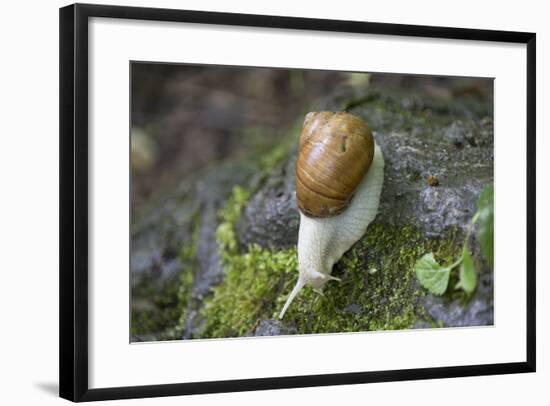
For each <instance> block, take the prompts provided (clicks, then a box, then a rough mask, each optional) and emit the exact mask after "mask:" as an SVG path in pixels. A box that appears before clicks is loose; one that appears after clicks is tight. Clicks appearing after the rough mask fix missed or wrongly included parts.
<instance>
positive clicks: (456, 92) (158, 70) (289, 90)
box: [131, 62, 492, 211]
mask: <svg viewBox="0 0 550 406" xmlns="http://www.w3.org/2000/svg"><path fill="white" fill-rule="evenodd" d="M131 83H132V94H131V103H132V106H131V108H132V117H131V125H132V131H131V138H132V140H131V141H132V142H131V151H132V152H131V157H132V159H131V164H132V208H133V210H138V211H139V209H140V207H141V206H142V205H143V204H144V203H145V202H146V201H147V200H148V199H149V198H150V197H151V196H152V195H153V194H154V193H155V191H158V190H167V189H170V188H171V187H173V186H174V185H176V184H177V183H178V182H179V181H181V180H182V179H183V178H185V177H186V176H188V175H190V174H192V173H194V172H196V171H197V170H200V169H202V168H204V167H206V166H208V165H210V164H214V163H215V162H217V161H220V160H223V159H226V158H230V157H238V156H239V155H240V154H245V153H247V152H249V151H250V150H251V149H253V148H256V147H257V146H258V144H264V145H274V144H276V143H277V141H278V140H280V139H281V137H283V136H284V135H285V134H287V133H288V130H289V129H290V128H292V127H294V126H297V125H299V124H300V123H301V121H302V119H303V117H304V115H305V114H306V113H307V112H309V111H314V110H316V109H318V108H319V106H322V108H326V106H331V105H332V106H333V109H334V110H341V109H345V108H346V106H344V105H338V104H337V102H338V100H339V96H340V98H341V99H346V100H350V99H352V100H354V99H355V100H356V101H357V103H361V102H363V101H364V98H368V97H373V96H376V95H377V94H379V93H388V92H391V91H392V89H399V92H400V94H403V93H405V94H407V90H410V97H409V96H406V97H402V103H403V107H404V108H407V109H410V108H411V105H413V107H414V106H416V107H418V108H421V109H425V108H442V107H445V106H451V105H452V103H450V102H451V101H452V100H453V98H454V97H461V98H462V99H463V98H464V96H466V97H471V98H472V99H478V98H480V99H481V98H484V97H487V95H488V94H489V93H492V81H488V80H486V79H476V78H456V77H438V76H414V75H399V74H378V73H375V74H369V73H348V72H336V71H315V70H307V71H306V70H293V69H271V68H240V67H227V66H194V65H174V64H157V63H155V64H153V63H141V62H134V63H132V78H131ZM426 96H428V97H426ZM434 101H435V102H437V104H435V105H426V104H427V103H430V102H431V103H432V104H433V103H434ZM459 106H460V105H459ZM347 107H350V106H347ZM374 130H375V129H374Z"/></svg>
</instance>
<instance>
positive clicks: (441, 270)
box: [414, 252, 451, 295]
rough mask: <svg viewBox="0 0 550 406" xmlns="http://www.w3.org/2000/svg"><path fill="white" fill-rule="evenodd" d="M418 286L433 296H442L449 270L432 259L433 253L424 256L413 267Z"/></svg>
mask: <svg viewBox="0 0 550 406" xmlns="http://www.w3.org/2000/svg"><path fill="white" fill-rule="evenodd" d="M414 270H415V272H416V277H417V278H418V280H419V281H420V284H421V285H422V286H424V287H425V288H426V289H428V291H429V292H430V293H433V294H434V295H442V294H443V293H445V291H446V290H447V285H448V284H449V274H450V272H451V268H449V267H443V266H441V265H439V264H438V263H437V261H436V260H435V259H434V255H433V253H431V252H430V253H429V254H425V255H424V256H423V257H422V258H420V259H419V260H418V261H416V264H415V265H414Z"/></svg>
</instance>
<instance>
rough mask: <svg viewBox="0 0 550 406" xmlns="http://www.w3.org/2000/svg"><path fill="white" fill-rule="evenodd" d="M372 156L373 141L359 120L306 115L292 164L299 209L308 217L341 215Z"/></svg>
mask: <svg viewBox="0 0 550 406" xmlns="http://www.w3.org/2000/svg"><path fill="white" fill-rule="evenodd" d="M373 156H374V138H373V136H372V133H371V131H370V129H369V128H368V126H367V124H366V123H365V122H364V121H363V120H361V119H360V118H359V117H357V116H354V115H353V114H349V113H343V112H342V113H334V112H330V111H322V112H315V113H309V114H307V115H306V118H305V120H304V127H303V129H302V133H301V135H300V148H299V152H298V161H297V163H296V199H297V203H298V207H299V209H300V210H301V211H302V212H303V213H304V214H305V215H307V216H310V217H332V216H336V215H338V214H340V213H341V212H343V211H344V210H345V209H346V208H347V207H348V206H349V204H350V201H351V199H352V197H353V193H354V191H355V189H356V188H357V186H358V185H359V183H360V182H361V180H362V179H363V177H364V176H365V174H366V173H367V171H368V170H369V167H370V165H371V163H372V158H373Z"/></svg>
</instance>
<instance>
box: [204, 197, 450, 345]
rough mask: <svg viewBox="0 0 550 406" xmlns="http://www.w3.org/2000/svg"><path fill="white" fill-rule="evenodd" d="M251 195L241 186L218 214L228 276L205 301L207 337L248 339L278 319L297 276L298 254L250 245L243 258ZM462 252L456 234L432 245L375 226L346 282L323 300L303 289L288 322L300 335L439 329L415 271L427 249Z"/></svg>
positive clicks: (444, 256)
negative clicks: (243, 215) (244, 215)
mask: <svg viewBox="0 0 550 406" xmlns="http://www.w3.org/2000/svg"><path fill="white" fill-rule="evenodd" d="M248 196H249V194H248V193H247V192H246V191H245V190H244V189H242V188H235V190H234V191H233V195H232V197H231V198H230V199H229V200H228V203H227V205H226V207H225V208H224V209H223V210H222V211H221V212H220V220H221V222H220V225H219V227H218V231H217V238H218V241H219V243H220V248H221V254H222V261H223V265H224V268H225V272H226V277H225V280H224V282H223V283H221V284H220V285H218V286H217V287H216V288H214V290H213V295H212V296H211V297H210V298H209V299H207V300H206V303H205V306H204V309H203V316H204V317H205V320H206V325H205V329H204V331H203V335H202V336H203V337H204V338H207V337H236V336H242V335H244V334H247V333H249V332H251V331H252V330H253V329H254V326H255V325H256V324H257V322H258V321H260V320H262V319H271V318H275V317H277V315H278V312H279V311H280V309H281V308H282V306H283V304H284V302H285V301H286V298H287V295H288V294H289V293H290V291H291V290H292V288H293V286H294V284H295V283H296V279H297V277H298V271H297V268H298V264H297V256H296V249H295V248H291V249H287V250H269V249H265V248H261V247H259V246H256V245H251V246H249V247H248V250H247V251H246V252H244V253H243V252H239V249H238V244H237V240H236V236H235V231H234V229H235V224H236V223H237V221H238V216H239V214H240V211H241V210H242V208H243V207H244V206H245V205H246V200H247V198H248ZM458 249H459V248H458ZM458 249H457V244H455V242H454V237H453V236H452V234H451V235H450V236H448V237H446V238H444V239H426V238H424V237H422V235H421V234H420V232H419V231H418V230H416V229H415V228H414V227H411V226H387V225H381V224H373V225H371V226H370V227H369V229H368V231H367V234H366V236H365V237H364V238H363V239H362V240H361V241H359V242H358V243H357V244H356V245H355V246H354V247H353V248H352V250H350V251H349V252H348V253H346V255H345V256H344V257H343V258H342V260H341V261H339V262H338V263H337V264H336V265H335V269H334V271H333V274H334V275H335V276H337V277H339V278H341V279H342V281H341V282H329V283H328V284H327V285H326V287H325V290H324V294H323V295H320V294H319V293H317V292H315V291H313V290H312V289H309V288H305V289H303V290H302V292H301V293H300V295H299V296H298V297H297V298H296V300H295V301H294V302H293V303H292V305H291V306H290V308H289V310H288V312H287V314H286V315H285V319H284V322H285V323H286V324H288V325H290V326H295V327H296V329H297V332H298V333H301V334H309V333H334V332H351V331H371V330H396V329H405V328H410V327H412V326H414V325H415V324H416V322H418V321H420V320H423V321H427V322H428V323H430V324H431V325H433V326H434V327H435V326H437V325H436V324H435V323H434V322H433V321H432V320H430V318H429V317H428V315H427V314H426V312H425V310H424V307H423V305H422V301H421V300H420V298H421V297H422V296H423V295H424V294H425V292H424V290H423V289H422V288H421V287H420V286H419V284H418V283H417V281H416V277H415V274H414V270H413V265H414V263H415V261H416V260H417V259H418V258H419V257H420V256H422V255H423V254H424V253H425V252H428V251H433V252H434V253H435V256H436V258H437V259H438V260H440V261H442V262H446V261H450V260H451V259H452V258H454V257H455V256H456V255H457V251H458ZM452 294H454V293H452Z"/></svg>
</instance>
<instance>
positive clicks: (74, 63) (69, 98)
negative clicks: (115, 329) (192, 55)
mask: <svg viewBox="0 0 550 406" xmlns="http://www.w3.org/2000/svg"><path fill="white" fill-rule="evenodd" d="M91 17H105V18H117V19H134V20H155V21H171V22H186V23H199V24H221V25H229V26H246V27H269V28H283V29H289V30H293V29H300V30H313V31H328V32H347V33H364V34H380V35H397V36H414V37H425V38H441V39H460V40H473V41H496V42H507V43H518V44H526V48H527V69H526V78H527V123H526V126H527V127H526V128H527V179H526V187H527V196H526V198H527V213H526V216H527V241H526V242H525V243H526V246H527V262H526V282H527V283H526V286H527V292H526V293H527V296H526V297H527V303H526V309H527V318H526V320H527V324H526V326H525V329H526V330H525V332H526V336H525V339H526V348H527V353H526V356H525V361H524V362H515V363H498V364H484V365H466V366H453V367H436V368H420V369H404V370H391V371H375V372H357V373H339V374H325V375H309V376H280V377H270V378H259V379H243V380H229V381H212V382H186V383H178V384H161V385H145V386H130V387H115V388H100V389H90V388H89V386H88V175H89V167H88V19H89V18H91ZM59 23H60V25H59V27H60V31H59V34H60V40H59V41H60V61H59V63H60V76H59V82H60V106H59V109H60V117H59V120H60V143H59V148H60V178H59V182H60V195H59V199H60V252H59V256H60V274H59V286H60V291H59V292H60V297H59V301H60V310H59V317H60V325H59V326H60V329H59V337H60V347H59V354H60V358H59V364H60V365H59V368H60V374H59V388H60V390H59V391H60V396H61V397H63V398H65V399H68V400H72V401H75V402H80V401H95V400H106V399H126V398H143V397H156V396H174V395H189V394H202V393H218V392H237V391H249V390H262V389H279V388H297V387H307V386H309V387H313V386H325V385H343V384H358V383H369V382H386V381H402V380H418V379H432V378H450V377H464V376H477V375H495V374H511V373H520V372H534V371H535V365H536V335H535V331H536V325H535V318H536V313H535V310H536V309H535V302H536V296H535V295H536V290H535V271H536V270H535V264H536V248H535V247H536V242H535V238H536V236H535V234H536V230H535V227H536V218H535V215H536V214H535V212H536V210H535V209H536V207H535V196H536V195H535V193H536V190H535V183H536V182H535V179H536V173H535V167H536V162H535V157H536V153H535V131H536V130H535V128H536V124H535V123H536V115H535V110H536V106H535V103H536V94H535V92H536V70H535V69H536V67H535V65H536V63H535V62H536V35H535V34H534V33H528V32H508V31H489V30H478V29H464V28H449V27H432V26H417V25H403V24H384V23H369V22H358V21H338V20H324V19H311V18H296V17H280V16H267V15H247V14H230V13H220V12H203V11H186V10H171V9H157V8H138V7H120V6H106V5H91V4H74V5H69V6H67V7H63V8H61V9H60V14H59Z"/></svg>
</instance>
